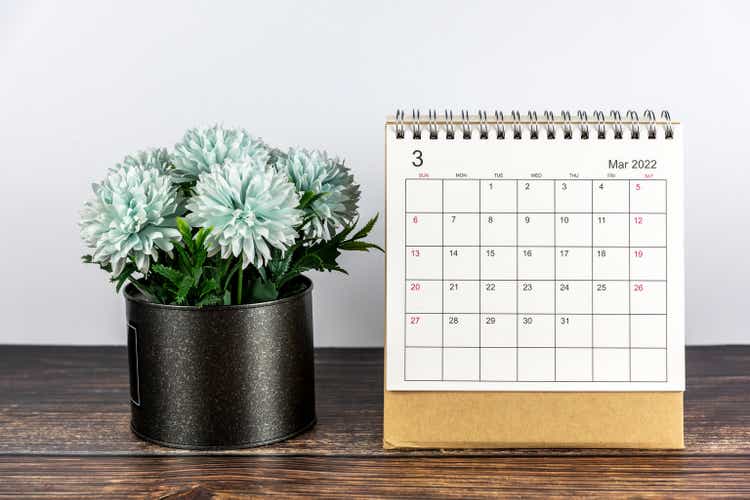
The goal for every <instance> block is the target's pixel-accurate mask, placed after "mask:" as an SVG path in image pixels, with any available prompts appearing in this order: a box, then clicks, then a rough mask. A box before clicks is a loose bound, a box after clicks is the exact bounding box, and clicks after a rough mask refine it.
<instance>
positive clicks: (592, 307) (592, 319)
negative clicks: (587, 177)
mask: <svg viewBox="0 0 750 500" xmlns="http://www.w3.org/2000/svg"><path fill="white" fill-rule="evenodd" d="M589 195H590V196H591V381H592V382H593V381H594V369H595V368H596V365H595V364H594V346H595V345H596V341H595V339H594V327H595V325H594V181H593V180H592V181H591V190H590V191H589ZM628 286H630V285H629V284H628Z"/></svg>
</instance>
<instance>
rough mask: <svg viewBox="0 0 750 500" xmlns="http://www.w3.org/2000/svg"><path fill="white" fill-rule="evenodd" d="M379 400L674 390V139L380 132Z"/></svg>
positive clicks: (584, 131)
mask: <svg viewBox="0 0 750 500" xmlns="http://www.w3.org/2000/svg"><path fill="white" fill-rule="evenodd" d="M385 131H386V205H387V206H386V217H387V222H386V224H387V239H386V242H387V243H386V246H387V264H386V276H387V286H386V288H387V294H386V307H387V315H386V317H387V323H386V369H387V373H386V389H387V390H389V391H682V390H684V384H685V377H684V269H683V260H684V247H683V148H682V126H681V125H680V124H679V123H676V122H673V121H672V120H671V118H670V117H669V115H668V113H665V114H663V115H662V116H660V117H657V116H656V115H655V114H654V113H653V112H650V111H648V112H646V113H645V114H644V115H643V116H641V117H639V116H638V114H637V113H635V112H633V111H630V112H628V113H626V114H625V117H624V118H623V117H622V115H621V114H620V113H618V112H612V113H611V114H609V115H606V116H605V115H604V114H603V113H601V112H596V113H594V114H592V115H591V117H589V116H588V115H587V114H586V113H584V112H579V113H578V114H577V115H576V116H575V118H574V117H572V116H571V114H570V113H567V112H564V113H561V114H554V113H550V112H548V113H545V114H544V117H543V118H542V117H537V114H536V113H535V112H529V113H528V114H526V115H521V114H520V113H517V112H514V113H511V115H510V116H508V117H507V118H506V117H505V115H504V114H503V113H502V112H499V111H497V112H495V113H494V114H490V115H489V116H488V114H487V113H486V112H484V111H482V112H480V113H478V114H476V115H473V114H469V113H468V112H463V113H461V115H460V118H459V117H458V115H457V116H456V117H455V118H454V116H453V114H452V113H451V112H445V113H442V114H438V113H436V112H429V113H428V115H427V116H426V117H425V116H423V115H420V113H418V112H416V111H415V112H414V113H413V114H412V116H411V118H410V119H407V118H406V117H405V116H404V114H403V113H399V114H398V115H397V116H396V117H395V118H393V119H390V120H389V121H388V122H387V124H386V128H385Z"/></svg>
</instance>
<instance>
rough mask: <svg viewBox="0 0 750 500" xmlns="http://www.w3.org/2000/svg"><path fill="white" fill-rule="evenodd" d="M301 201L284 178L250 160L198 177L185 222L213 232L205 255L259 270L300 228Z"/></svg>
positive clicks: (292, 186)
mask: <svg viewBox="0 0 750 500" xmlns="http://www.w3.org/2000/svg"><path fill="white" fill-rule="evenodd" d="M298 205H299V196H298V195H297V191H296V190H295V189H294V185H293V184H292V183H291V182H289V179H288V178H287V177H286V175H280V174H279V173H278V172H276V170H274V169H273V168H271V167H267V166H266V165H265V163H260V162H258V161H257V160H256V159H254V158H245V159H244V160H242V161H238V162H228V163H225V164H224V165H214V166H213V167H211V169H210V170H209V171H208V172H206V173H204V174H201V176H200V177H199V178H198V183H197V184H196V185H195V195H194V196H193V197H192V198H190V200H189V202H188V204H187V209H188V210H189V211H190V212H191V213H190V214H188V216H187V220H188V222H189V223H190V224H191V225H193V226H200V227H212V228H213V230H212V231H211V233H210V234H209V235H208V238H207V239H206V244H207V245H208V249H209V254H210V255H215V254H217V253H219V252H221V257H222V258H224V259H226V258H228V257H229V256H230V255H233V256H235V257H239V256H240V255H242V266H243V267H247V265H248V264H253V265H254V266H255V267H261V266H263V265H264V264H265V263H266V262H267V261H268V260H269V259H270V258H271V248H272V247H274V248H278V249H279V250H286V249H287V248H288V247H289V246H290V245H292V244H293V243H294V241H295V239H296V238H297V236H298V234H297V230H296V226H298V225H299V224H300V223H301V222H302V211H301V210H299V209H297V208H296V207H297V206H298Z"/></svg>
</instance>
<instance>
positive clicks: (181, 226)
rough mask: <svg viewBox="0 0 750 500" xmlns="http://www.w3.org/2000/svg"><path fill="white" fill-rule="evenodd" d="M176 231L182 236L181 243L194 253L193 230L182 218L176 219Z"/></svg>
mask: <svg viewBox="0 0 750 500" xmlns="http://www.w3.org/2000/svg"><path fill="white" fill-rule="evenodd" d="M177 230H178V231H179V232H180V234H181V235H182V242H183V243H185V246H186V247H187V248H188V249H189V250H190V251H191V252H193V251H195V249H194V247H193V228H191V227H190V224H188V223H187V221H186V220H185V219H183V218H182V217H177Z"/></svg>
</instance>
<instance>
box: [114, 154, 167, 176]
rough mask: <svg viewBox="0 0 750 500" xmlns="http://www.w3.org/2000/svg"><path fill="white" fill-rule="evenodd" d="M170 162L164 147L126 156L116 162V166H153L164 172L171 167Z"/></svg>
mask: <svg viewBox="0 0 750 500" xmlns="http://www.w3.org/2000/svg"><path fill="white" fill-rule="evenodd" d="M171 164H172V162H171V159H170V158H169V153H167V149H166V148H154V149H147V150H145V151H138V152H137V153H135V154H132V155H128V156H126V157H125V159H124V160H123V161H122V163H118V164H117V167H120V166H121V165H128V166H131V167H144V168H155V169H157V170H158V171H159V172H161V173H166V172H167V171H168V170H169V169H170V168H171Z"/></svg>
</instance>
